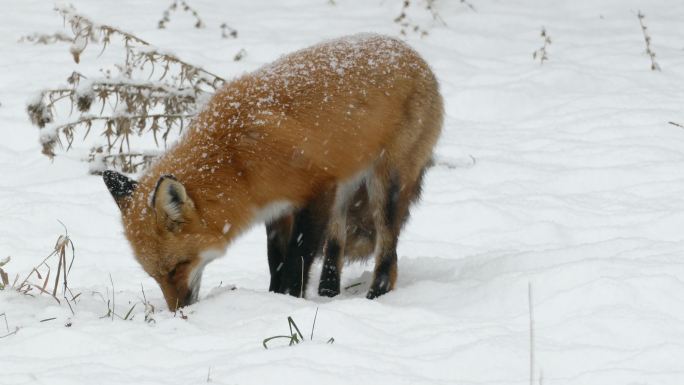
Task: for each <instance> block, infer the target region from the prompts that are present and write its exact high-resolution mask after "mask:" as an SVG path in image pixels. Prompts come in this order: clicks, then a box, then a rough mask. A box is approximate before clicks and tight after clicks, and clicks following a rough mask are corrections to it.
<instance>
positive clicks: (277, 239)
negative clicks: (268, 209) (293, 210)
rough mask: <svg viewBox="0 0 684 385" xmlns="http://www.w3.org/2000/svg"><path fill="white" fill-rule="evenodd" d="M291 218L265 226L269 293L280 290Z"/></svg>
mask: <svg viewBox="0 0 684 385" xmlns="http://www.w3.org/2000/svg"><path fill="white" fill-rule="evenodd" d="M292 222H293V216H292V215H291V214H288V215H285V216H284V217H282V218H280V219H277V220H275V221H273V222H271V223H267V224H266V237H267V252H268V269H269V271H270V273H271V283H270V285H269V287H268V290H269V291H277V290H278V289H279V288H280V275H281V273H280V270H281V269H282V268H283V262H284V261H285V254H286V253H287V246H288V243H289V240H290V233H291V232H292Z"/></svg>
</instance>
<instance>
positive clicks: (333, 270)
mask: <svg viewBox="0 0 684 385" xmlns="http://www.w3.org/2000/svg"><path fill="white" fill-rule="evenodd" d="M340 250H341V247H340V243H339V242H338V241H337V240H335V239H329V240H328V242H327V243H326V244H325V248H324V251H323V252H324V255H325V260H324V261H323V270H322V271H321V282H320V283H319V284H318V295H320V296H325V297H334V296H336V295H338V294H340V262H341V258H342V256H341V255H340Z"/></svg>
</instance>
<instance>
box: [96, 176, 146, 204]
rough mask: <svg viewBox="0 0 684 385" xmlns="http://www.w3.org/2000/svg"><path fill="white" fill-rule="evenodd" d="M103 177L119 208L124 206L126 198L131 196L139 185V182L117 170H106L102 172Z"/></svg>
mask: <svg viewBox="0 0 684 385" xmlns="http://www.w3.org/2000/svg"><path fill="white" fill-rule="evenodd" d="M102 179H103V180H104V182H105V185H106V186H107V189H109V192H110V193H111V194H112V197H114V201H116V204H117V205H118V206H119V208H123V206H122V204H123V202H124V199H125V198H127V197H129V196H131V194H133V191H135V188H136V187H138V182H136V181H134V180H133V179H131V178H129V177H127V176H125V175H122V174H119V173H118V172H116V171H110V170H106V171H105V172H103V173H102Z"/></svg>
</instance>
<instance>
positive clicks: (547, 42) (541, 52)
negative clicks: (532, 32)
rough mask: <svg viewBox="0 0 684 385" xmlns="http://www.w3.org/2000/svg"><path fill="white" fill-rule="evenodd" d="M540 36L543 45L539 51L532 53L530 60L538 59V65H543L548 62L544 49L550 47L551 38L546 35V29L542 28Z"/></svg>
mask: <svg viewBox="0 0 684 385" xmlns="http://www.w3.org/2000/svg"><path fill="white" fill-rule="evenodd" d="M540 36H541V38H542V39H544V45H542V46H541V47H540V48H539V49H537V50H536V51H534V52H532V59H537V58H539V65H543V64H544V61H546V60H549V56H548V55H547V52H546V49H547V48H548V47H549V45H551V36H549V34H548V33H546V28H544V27H542V29H541V33H540Z"/></svg>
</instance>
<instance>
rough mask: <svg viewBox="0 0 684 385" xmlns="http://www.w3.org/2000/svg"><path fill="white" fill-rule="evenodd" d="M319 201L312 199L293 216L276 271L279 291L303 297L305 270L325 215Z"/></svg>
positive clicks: (307, 277)
mask: <svg viewBox="0 0 684 385" xmlns="http://www.w3.org/2000/svg"><path fill="white" fill-rule="evenodd" d="M324 213H325V210H321V207H320V204H319V202H312V203H311V204H309V205H308V206H306V207H304V208H302V209H301V210H299V212H297V213H296V214H295V216H294V223H293V226H292V232H291V234H290V240H289V244H288V247H287V253H286V255H285V260H284V261H283V267H282V269H281V274H280V288H279V290H278V292H279V293H283V294H290V295H293V296H295V297H303V296H304V293H305V292H306V284H307V282H308V280H309V270H310V269H311V264H312V263H313V260H314V258H315V257H316V254H317V253H318V250H319V249H320V245H321V240H322V238H323V234H324V232H325V226H326V223H327V217H328V216H327V215H325V214H324Z"/></svg>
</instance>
